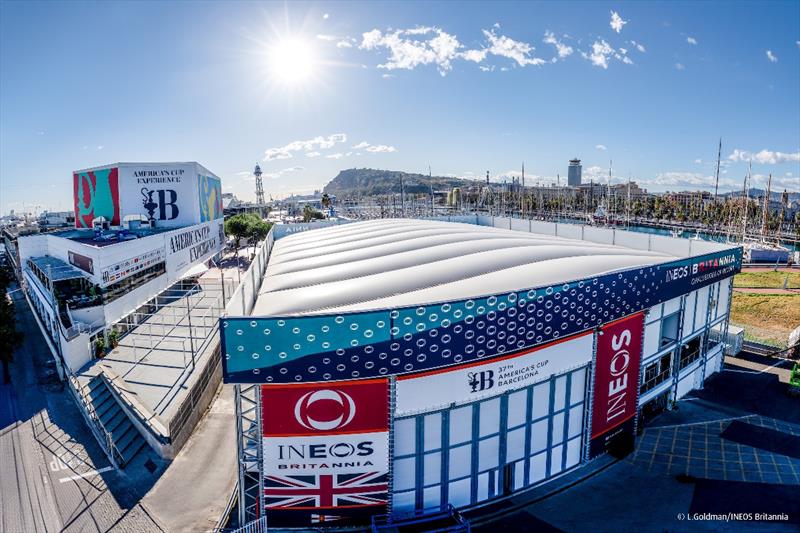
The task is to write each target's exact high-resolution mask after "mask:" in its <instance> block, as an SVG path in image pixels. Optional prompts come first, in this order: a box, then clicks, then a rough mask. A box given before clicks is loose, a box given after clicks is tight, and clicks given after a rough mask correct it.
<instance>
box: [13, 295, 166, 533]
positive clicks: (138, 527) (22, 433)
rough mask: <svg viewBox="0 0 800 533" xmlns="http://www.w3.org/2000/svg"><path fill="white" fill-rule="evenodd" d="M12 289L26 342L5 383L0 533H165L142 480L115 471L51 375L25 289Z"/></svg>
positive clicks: (15, 355)
mask: <svg viewBox="0 0 800 533" xmlns="http://www.w3.org/2000/svg"><path fill="white" fill-rule="evenodd" d="M14 288H15V286H12V289H14ZM11 295H12V297H13V299H14V303H15V305H16V309H17V317H18V323H19V328H20V329H21V330H22V331H23V332H24V333H25V343H24V344H23V346H22V347H21V348H19V349H18V350H17V351H16V352H15V353H14V359H15V360H14V362H13V363H12V364H11V373H12V380H13V382H12V384H11V386H5V385H0V531H2V532H4V533H29V532H34V531H35V532H49V531H81V532H106V531H120V532H128V531H130V532H134V531H135V532H149V531H163V529H162V528H161V527H160V526H159V525H158V524H157V523H156V521H155V520H154V519H153V518H152V517H151V515H150V514H149V513H148V511H147V509H146V508H145V507H143V506H142V505H141V504H140V503H138V502H139V500H140V499H141V492H140V491H141V490H143V489H139V488H138V487H139V486H140V485H141V483H139V482H132V481H133V480H131V479H130V478H129V476H128V475H127V474H125V473H120V472H117V471H116V470H114V468H113V466H112V465H111V464H110V463H109V461H108V459H107V457H106V456H105V455H104V453H103V452H102V450H101V449H100V447H99V445H98V444H97V442H96V441H95V439H94V436H93V435H92V433H91V431H90V430H89V428H88V426H87V425H86V423H85V422H84V419H83V417H82V415H81V413H80V411H79V410H78V407H77V406H76V405H75V403H74V401H73V399H72V397H71V396H70V393H69V391H67V390H66V389H65V388H64V387H63V386H61V385H60V384H59V383H58V382H57V379H55V378H54V377H53V372H54V371H55V370H54V366H53V361H52V356H51V354H50V350H49V349H48V347H47V344H46V342H45V340H44V338H43V337H42V335H41V333H40V331H39V328H38V326H37V324H36V321H35V319H34V317H33V314H32V312H31V310H30V308H29V307H28V304H27V302H26V301H25V298H24V296H23V295H22V292H21V291H19V290H16V291H13V292H12V293H11Z"/></svg>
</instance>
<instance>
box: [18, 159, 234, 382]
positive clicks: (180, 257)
mask: <svg viewBox="0 0 800 533" xmlns="http://www.w3.org/2000/svg"><path fill="white" fill-rule="evenodd" d="M73 192H74V203H75V226H76V227H75V229H70V230H64V231H58V232H53V233H45V234H39V235H33V236H29V237H22V238H20V239H19V256H20V265H21V268H22V273H23V278H24V280H25V283H24V288H25V292H26V295H27V296H28V299H29V301H30V303H31V305H32V308H33V309H34V310H35V311H36V315H37V318H38V320H39V323H40V325H41V327H42V329H43V331H44V333H45V334H46V337H47V340H48V342H49V343H50V345H51V349H53V350H54V351H55V352H56V353H57V354H58V355H59V357H60V359H61V362H62V364H63V365H64V366H65V367H66V368H67V369H68V370H69V371H73V372H74V371H76V370H78V369H79V368H81V367H82V366H84V365H85V364H86V363H88V362H89V361H90V360H91V359H92V357H93V348H92V346H91V341H92V340H93V339H96V338H98V337H102V336H103V334H104V331H105V330H106V329H107V328H108V327H110V326H111V325H113V324H115V323H117V322H119V321H120V320H122V319H123V318H125V317H126V316H127V315H129V314H131V313H133V312H134V311H136V310H137V309H138V308H139V307H140V306H142V305H143V304H144V303H146V302H147V301H148V300H150V299H152V298H153V297H155V296H157V295H158V294H159V293H161V292H162V291H164V290H165V289H167V288H168V287H170V286H171V285H173V284H174V283H176V282H178V281H179V280H181V279H184V278H187V277H192V276H196V275H199V274H201V273H202V272H203V271H204V270H205V269H206V267H205V265H206V263H207V262H208V261H209V260H210V259H211V258H213V257H214V256H216V255H217V254H219V253H220V251H221V250H222V248H223V246H224V243H225V235H224V225H223V219H222V201H221V184H220V180H219V178H218V177H216V176H215V175H214V174H212V173H211V172H209V171H208V170H206V169H205V168H204V167H202V166H201V165H199V164H197V163H137V164H134V163H117V164H114V165H106V166H104V167H98V168H96V169H88V170H84V171H76V172H75V173H74V174H73Z"/></svg>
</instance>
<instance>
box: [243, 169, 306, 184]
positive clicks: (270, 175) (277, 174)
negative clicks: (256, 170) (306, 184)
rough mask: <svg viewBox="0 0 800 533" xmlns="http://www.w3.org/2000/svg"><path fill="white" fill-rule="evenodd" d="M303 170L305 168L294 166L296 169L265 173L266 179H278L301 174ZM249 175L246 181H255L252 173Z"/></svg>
mask: <svg viewBox="0 0 800 533" xmlns="http://www.w3.org/2000/svg"><path fill="white" fill-rule="evenodd" d="M301 170H305V167H299V166H294V167H289V168H284V169H281V170H275V171H273V172H264V177H265V178H269V179H278V178H280V177H281V176H283V175H284V174H288V173H290V172H299V171H301ZM240 174H241V173H240ZM247 174H248V175H247V177H245V181H255V178H254V177H253V176H252V173H250V172H248V173H247Z"/></svg>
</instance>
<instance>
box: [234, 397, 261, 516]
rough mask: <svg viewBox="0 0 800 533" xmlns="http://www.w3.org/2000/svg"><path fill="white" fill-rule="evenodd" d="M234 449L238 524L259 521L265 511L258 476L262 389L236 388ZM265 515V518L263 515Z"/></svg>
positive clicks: (259, 470)
mask: <svg viewBox="0 0 800 533" xmlns="http://www.w3.org/2000/svg"><path fill="white" fill-rule="evenodd" d="M235 387H236V388H235V395H236V441H237V442H236V444H237V446H236V448H237V455H238V460H239V524H247V523H249V522H252V521H253V520H256V519H258V518H260V517H261V516H262V514H263V511H264V505H263V504H264V500H263V496H264V482H263V478H262V476H261V461H262V450H261V397H260V395H259V392H260V390H261V388H260V386H259V385H236V386H235ZM264 516H265V515H264Z"/></svg>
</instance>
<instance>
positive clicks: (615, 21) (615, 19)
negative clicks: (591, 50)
mask: <svg viewBox="0 0 800 533" xmlns="http://www.w3.org/2000/svg"><path fill="white" fill-rule="evenodd" d="M627 23H628V21H627V20H622V17H620V16H619V13H617V12H616V11H612V12H611V22H609V26H611V29H612V30H614V31H615V32H617V33H619V32H621V31H622V27H623V26H624V25H625V24H627Z"/></svg>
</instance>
